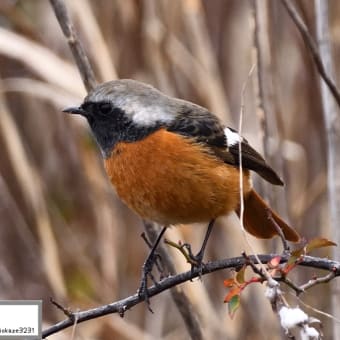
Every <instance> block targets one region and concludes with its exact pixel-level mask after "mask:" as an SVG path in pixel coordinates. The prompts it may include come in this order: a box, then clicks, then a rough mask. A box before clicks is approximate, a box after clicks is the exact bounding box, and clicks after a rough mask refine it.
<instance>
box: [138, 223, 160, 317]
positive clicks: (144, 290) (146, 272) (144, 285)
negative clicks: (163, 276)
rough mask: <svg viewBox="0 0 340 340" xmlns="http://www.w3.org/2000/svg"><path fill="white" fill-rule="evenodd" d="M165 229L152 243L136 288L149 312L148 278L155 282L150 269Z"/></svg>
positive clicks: (155, 258)
mask: <svg viewBox="0 0 340 340" xmlns="http://www.w3.org/2000/svg"><path fill="white" fill-rule="evenodd" d="M166 229H167V227H163V229H162V230H161V232H160V233H159V235H158V236H157V239H156V241H155V243H154V245H153V246H152V248H151V251H150V253H149V255H148V257H147V258H146V260H145V262H144V264H143V267H142V277H141V280H140V284H139V288H138V291H137V293H138V295H139V296H140V297H143V298H144V300H145V301H146V303H147V305H148V308H149V310H150V311H151V312H152V309H151V308H150V301H149V296H148V276H149V277H150V278H151V279H152V280H153V281H154V282H155V279H154V277H153V275H152V273H151V272H152V268H153V265H154V264H155V262H156V260H157V257H158V254H157V253H156V249H157V247H158V245H159V242H160V241H161V239H162V236H163V234H164V233H165V231H166Z"/></svg>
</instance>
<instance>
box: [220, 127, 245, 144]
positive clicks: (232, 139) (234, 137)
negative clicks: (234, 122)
mask: <svg viewBox="0 0 340 340" xmlns="http://www.w3.org/2000/svg"><path fill="white" fill-rule="evenodd" d="M224 134H225V136H226V138H227V145H228V146H231V145H235V144H238V143H239V142H242V137H241V136H240V135H239V134H238V133H237V132H235V131H233V130H231V129H229V128H228V127H226V128H225V129H224Z"/></svg>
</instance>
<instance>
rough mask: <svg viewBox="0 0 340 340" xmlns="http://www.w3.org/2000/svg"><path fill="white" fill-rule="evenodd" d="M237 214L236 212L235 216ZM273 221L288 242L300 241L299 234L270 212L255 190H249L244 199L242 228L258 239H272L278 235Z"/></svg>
mask: <svg viewBox="0 0 340 340" xmlns="http://www.w3.org/2000/svg"><path fill="white" fill-rule="evenodd" d="M239 213H240V212H239V210H238V211H237V214H238V215H239ZM270 215H271V216H272V219H271V218H270ZM273 220H274V221H275V222H276V224H277V225H278V226H279V227H280V228H281V229H282V231H283V234H284V236H285V238H286V239H287V240H288V241H292V242H298V241H299V240H300V236H299V234H298V233H297V232H296V231H295V230H294V229H292V228H291V227H290V226H288V224H286V223H285V222H284V221H283V220H282V219H281V218H280V217H279V216H278V215H277V214H276V213H275V212H274V211H273V210H271V209H270V208H269V207H268V205H267V204H266V202H265V201H264V200H263V199H262V198H261V197H260V196H259V195H258V194H257V193H256V191H255V190H251V191H250V192H249V193H248V194H247V195H246V196H245V198H244V216H243V222H244V228H245V229H246V230H247V231H248V232H249V233H250V234H252V235H254V236H256V237H258V238H272V237H273V236H275V235H278V232H277V230H276V228H275V225H274V222H273Z"/></svg>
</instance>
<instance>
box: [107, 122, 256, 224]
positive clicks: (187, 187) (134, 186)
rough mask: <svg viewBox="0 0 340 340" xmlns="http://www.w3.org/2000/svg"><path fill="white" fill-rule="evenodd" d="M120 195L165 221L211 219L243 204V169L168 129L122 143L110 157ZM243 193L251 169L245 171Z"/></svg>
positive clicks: (145, 213) (144, 215) (138, 209)
mask: <svg viewBox="0 0 340 340" xmlns="http://www.w3.org/2000/svg"><path fill="white" fill-rule="evenodd" d="M105 168H106V171H107V174H108V176H109V178H110V180H111V182H112V184H113V186H114V187H115V189H116V191H117V193H118V195H119V196H120V198H121V199H122V200H123V201H124V202H125V203H126V204H127V205H128V206H129V207H130V208H131V209H132V210H134V211H135V212H136V213H137V214H139V215H140V216H141V217H142V218H145V219H149V220H152V221H155V222H158V223H161V224H177V223H193V222H206V221H210V220H211V219H213V218H217V217H218V216H221V215H225V214H227V213H229V212H231V211H233V210H235V209H236V208H237V206H238V204H239V171H238V169H237V168H235V167H233V166H231V165H227V164H225V163H223V162H222V161H220V160H219V159H217V158H216V157H214V156H213V155H210V154H209V153H208V152H207V150H206V149H205V148H204V146H202V145H198V144H194V143H193V142H192V141H191V140H190V139H188V138H184V137H182V136H179V135H177V134H176V133H171V132H168V131H166V130H163V129H162V130H159V131H157V132H155V133H153V134H151V135H150V136H148V137H147V138H145V139H143V140H141V141H138V142H135V143H118V144H117V145H116V147H115V149H114V150H113V152H112V155H111V157H110V158H109V159H106V160H105ZM244 178H245V180H244V192H245V193H246V192H249V190H250V183H249V172H248V171H244Z"/></svg>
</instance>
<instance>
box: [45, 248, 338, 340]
mask: <svg viewBox="0 0 340 340" xmlns="http://www.w3.org/2000/svg"><path fill="white" fill-rule="evenodd" d="M276 256H277V255H276V254H270V255H257V257H258V259H259V260H260V261H261V263H267V262H269V261H270V260H271V259H272V258H273V257H276ZM288 258H289V256H288V255H285V256H282V258H281V262H282V263H285V262H287V260H288ZM249 259H250V260H251V261H252V262H253V263H255V264H257V263H258V261H257V259H256V258H255V256H252V255H251V256H249ZM246 261H247V260H246V259H245V258H244V257H243V256H240V257H234V258H231V259H223V260H218V261H212V262H207V263H206V264H205V266H204V267H203V268H202V269H198V268H194V269H193V270H189V271H187V272H184V273H181V274H177V275H173V276H169V277H167V278H164V279H163V280H161V281H160V282H158V283H157V285H154V286H152V287H150V288H149V289H148V295H149V297H153V296H155V295H158V294H160V293H162V292H163V291H166V290H168V289H170V288H173V287H175V286H177V285H179V284H182V283H184V282H187V281H191V280H193V279H194V278H196V277H199V276H202V275H206V274H209V273H212V272H215V271H218V270H221V269H226V268H239V267H241V266H243V265H244V264H245V263H246ZM299 266H305V267H313V268H318V269H324V270H328V271H330V272H333V273H334V277H337V276H340V262H336V261H331V260H328V259H322V258H318V257H311V256H304V258H303V259H302V261H301V262H300V263H299ZM143 301H144V300H143V297H140V296H138V294H134V295H131V296H129V297H127V298H125V299H122V300H119V301H116V302H113V303H111V304H108V305H103V306H100V307H97V308H93V309H89V310H85V311H81V312H73V313H72V315H73V316H74V318H75V319H76V320H77V323H81V322H84V321H86V320H91V319H95V318H98V317H101V316H104V315H108V314H113V313H119V314H120V315H124V313H125V312H126V311H127V310H129V309H131V308H132V307H133V306H135V305H137V304H139V303H141V302H143ZM73 323H74V321H73V319H70V318H68V319H66V320H63V321H61V322H59V323H57V324H55V325H53V326H51V327H49V328H47V329H45V330H44V331H43V332H42V337H43V338H47V337H48V336H50V335H52V334H54V333H57V332H59V331H61V330H63V329H65V328H68V327H70V326H72V325H73Z"/></svg>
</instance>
